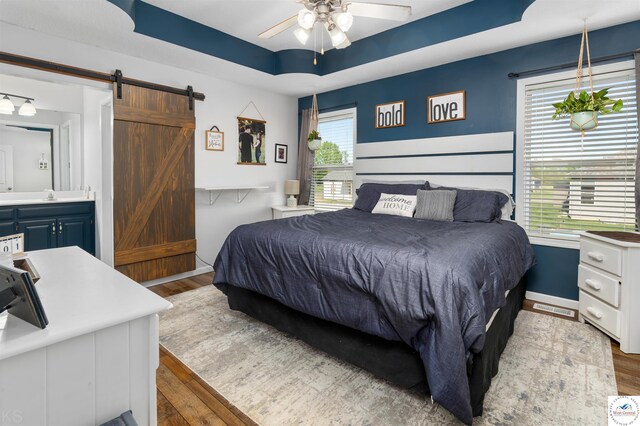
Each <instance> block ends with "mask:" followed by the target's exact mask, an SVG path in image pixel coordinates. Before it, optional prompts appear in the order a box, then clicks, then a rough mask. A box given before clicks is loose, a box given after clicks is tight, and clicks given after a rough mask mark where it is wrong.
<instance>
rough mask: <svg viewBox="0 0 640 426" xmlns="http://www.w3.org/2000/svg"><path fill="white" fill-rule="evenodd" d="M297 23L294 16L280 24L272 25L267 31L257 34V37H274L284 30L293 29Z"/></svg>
mask: <svg viewBox="0 0 640 426" xmlns="http://www.w3.org/2000/svg"><path fill="white" fill-rule="evenodd" d="M297 22H298V15H297V14H296V15H293V16H292V17H291V18H287V19H285V20H284V21H282V22H280V23H279V24H276V25H274V26H273V27H271V28H269V29H268V30H266V31H263V32H261V33H260V34H258V37H260V38H271V37H273V36H275V35H278V34H280V33H281V32H283V31H284V30H288V29H289V28H291V27H293V26H294V25H295V24H296V23H297Z"/></svg>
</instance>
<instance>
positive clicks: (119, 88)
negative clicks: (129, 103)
mask: <svg viewBox="0 0 640 426" xmlns="http://www.w3.org/2000/svg"><path fill="white" fill-rule="evenodd" d="M113 78H115V80H116V86H117V89H116V93H117V97H118V99H122V71H120V70H116V72H115V74H114V75H113Z"/></svg>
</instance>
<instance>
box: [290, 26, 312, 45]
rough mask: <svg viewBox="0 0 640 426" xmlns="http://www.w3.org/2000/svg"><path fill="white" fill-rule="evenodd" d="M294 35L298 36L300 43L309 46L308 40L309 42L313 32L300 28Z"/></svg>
mask: <svg viewBox="0 0 640 426" xmlns="http://www.w3.org/2000/svg"><path fill="white" fill-rule="evenodd" d="M293 35H294V36H296V38H297V39H298V41H299V42H300V43H302V44H307V40H309V36H311V30H305V29H304V28H298V29H297V30H295V31H294V32H293Z"/></svg>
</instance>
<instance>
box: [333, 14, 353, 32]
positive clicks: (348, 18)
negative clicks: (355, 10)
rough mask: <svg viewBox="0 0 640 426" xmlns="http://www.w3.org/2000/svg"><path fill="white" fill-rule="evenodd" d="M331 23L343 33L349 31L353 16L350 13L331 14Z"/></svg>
mask: <svg viewBox="0 0 640 426" xmlns="http://www.w3.org/2000/svg"><path fill="white" fill-rule="evenodd" d="M333 22H334V23H335V24H336V25H337V26H338V27H339V28H340V29H341V30H342V31H344V32H347V31H349V28H351V25H353V15H352V14H351V12H348V11H347V12H338V13H334V14H333Z"/></svg>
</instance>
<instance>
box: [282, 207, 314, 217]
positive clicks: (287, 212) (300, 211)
mask: <svg viewBox="0 0 640 426" xmlns="http://www.w3.org/2000/svg"><path fill="white" fill-rule="evenodd" d="M271 210H272V212H273V218H274V219H282V218H285V217H294V216H304V215H306V214H314V213H315V210H314V208H313V206H295V207H287V206H273V207H271Z"/></svg>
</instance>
